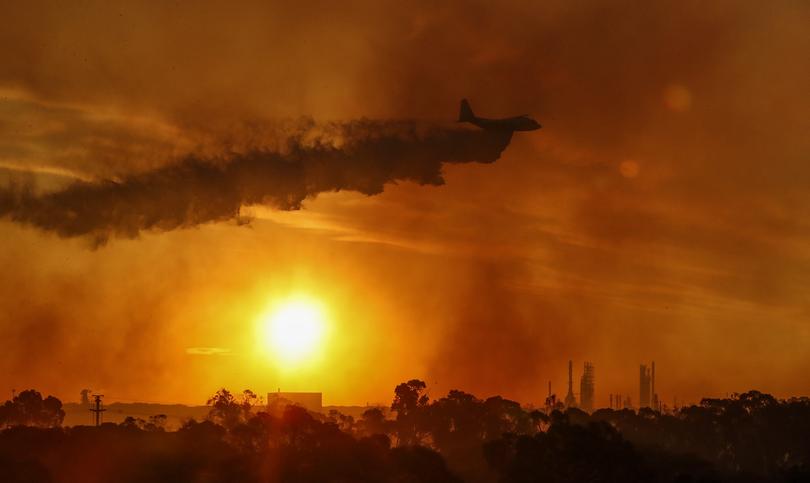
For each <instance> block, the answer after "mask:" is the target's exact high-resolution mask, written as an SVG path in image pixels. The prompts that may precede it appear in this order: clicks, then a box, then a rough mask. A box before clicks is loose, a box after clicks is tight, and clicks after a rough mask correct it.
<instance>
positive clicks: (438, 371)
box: [0, 0, 810, 404]
mask: <svg viewBox="0 0 810 483" xmlns="http://www.w3.org/2000/svg"><path fill="white" fill-rule="evenodd" d="M4 17H5V18H4V20H5V22H4V28H3V29H0V46H2V47H0V64H2V65H3V69H0V186H3V190H2V194H1V195H0V206H1V207H2V208H0V211H2V213H3V217H2V221H0V230H2V236H1V237H0V270H2V271H3V273H4V274H6V276H4V277H3V278H2V280H0V287H1V288H2V289H1V290H2V291H0V336H2V340H5V341H8V342H6V345H4V346H3V350H2V351H0V373H2V374H5V375H6V376H5V382H6V386H9V387H22V386H23V385H25V386H26V387H38V388H40V389H41V390H43V391H44V392H47V393H53V394H55V395H57V396H59V397H63V398H64V399H67V400H70V399H71V398H72V397H75V394H77V393H78V391H79V390H80V389H82V388H84V387H92V388H94V389H96V388H106V389H107V392H106V393H105V394H109V395H112V396H115V395H118V396H122V397H124V396H126V397H135V396H137V395H139V394H144V393H149V394H150V395H151V398H150V399H155V400H168V401H185V402H199V401H201V400H203V399H204V398H205V397H206V396H208V395H210V394H211V392H212V391H213V390H215V389H216V388H218V387H221V386H228V387H241V386H244V387H251V388H253V389H254V390H256V391H257V392H260V393H261V392H263V391H264V390H265V389H267V388H268V387H269V388H270V389H275V388H277V387H279V386H281V387H282V388H284V389H287V390H297V389H298V390H323V391H324V394H325V399H326V401H327V403H329V402H335V403H363V402H367V401H369V402H373V401H381V402H389V401H388V400H389V399H390V394H389V393H390V388H391V387H395V386H396V384H398V383H399V382H402V381H404V380H408V379H411V378H413V377H424V378H425V380H426V381H427V382H428V383H429V385H430V386H431V387H432V388H433V389H432V393H438V394H441V393H442V392H443V391H445V390H447V389H451V388H459V389H464V390H468V391H471V392H474V393H476V394H478V395H479V396H486V395H490V394H492V393H496V392H497V393H500V394H503V395H504V396H507V397H512V398H518V399H520V400H523V401H535V402H538V401H541V400H542V398H543V397H545V393H546V390H547V382H548V380H551V381H552V385H553V389H554V391H555V392H557V394H558V395H559V394H564V393H565V390H566V388H565V383H566V381H567V361H568V360H569V359H573V360H574V361H575V365H574V367H575V382H576V381H578V377H579V374H580V372H581V368H582V362H583V361H584V360H589V361H592V362H594V364H595V365H596V371H597V372H596V373H597V379H596V400H597V403H598V404H606V403H607V394H609V393H622V394H627V395H631V396H633V398H634V399H635V398H636V397H637V382H638V381H637V376H638V372H637V370H638V364H639V363H641V362H648V361H651V360H653V359H654V360H655V361H656V370H657V378H656V387H657V388H660V392H661V397H662V398H663V400H664V401H665V402H667V403H669V404H671V402H672V401H673V398H674V397H675V396H677V397H678V399H679V401H682V402H683V401H688V400H693V399H694V398H697V397H699V396H705V395H718V396H721V395H724V394H725V393H730V392H734V391H744V390H746V389H749V388H756V389H760V390H763V391H766V392H769V393H773V394H775V395H777V396H786V395H793V394H806V393H807V392H808V388H807V385H806V380H807V379H806V374H807V371H808V370H810V354H808V351H807V350H806V347H807V346H808V343H810V324H808V317H810V304H808V298H807V293H808V292H810V250H809V249H808V246H810V244H808V240H810V224H808V220H810V191H808V189H807V188H808V186H810V168H808V163H807V160H808V155H809V154H808V153H810V137H808V136H807V133H808V132H810V117H808V116H807V112H810V96H808V95H807V92H806V91H807V85H810V64H809V63H808V62H807V60H806V59H807V52H808V51H810V36H808V34H807V25H808V24H810V6H808V4H807V2H801V1H791V0H780V1H776V2H769V3H768V4H767V5H765V4H763V3H761V2H753V1H734V2H731V1H729V2H725V1H720V2H713V3H711V4H707V3H706V2H698V1H660V2H655V3H650V4H644V5H641V4H639V3H638V2H630V1H618V2H616V1H610V2H608V1H601V0H592V1H583V2H568V1H543V2H523V1H505V2H498V3H497V5H495V4H493V3H492V2H483V1H471V2H468V1H465V2H460V1H459V2H454V1H451V2H443V3H442V4H441V5H436V4H435V3H433V2H408V3H407V4H406V3H399V2H371V1H362V0H361V1H356V2H348V3H346V4H345V5H342V6H341V8H335V7H334V6H332V5H331V4H329V3H328V2H317V1H311V2H307V1H304V2H301V1H297V2H283V1H275V2H253V3H252V2H246V3H240V5H238V6H234V5H232V4H231V3H228V2H217V1H205V2H196V3H195V4H193V5H192V4H183V3H177V4H157V3H144V4H139V5H133V4H132V2H92V1H91V2H83V3H81V4H74V5H70V6H66V5H62V4H54V3H50V2H16V3H15V4H14V5H10V6H8V8H7V9H6V11H4ZM462 97H468V98H469V99H470V101H471V103H472V107H473V109H474V110H475V112H476V113H477V114H478V115H481V116H488V117H490V116H491V117H500V116H512V115H518V114H523V113H528V114H530V115H531V116H533V117H535V118H536V119H537V120H538V121H539V122H540V123H541V124H543V126H544V127H543V129H542V130H540V131H537V132H533V133H516V134H515V136H514V137H513V139H512V140H511V141H509V140H503V139H490V138H488V137H487V135H485V134H482V133H480V132H477V131H474V130H466V129H460V128H458V127H457V126H455V125H451V126H448V125H447V124H443V121H444V122H447V121H452V120H453V119H455V117H456V114H457V109H458V100H459V99H460V98H462ZM306 116H311V118H312V119H317V120H318V121H319V122H318V123H313V124H311V125H306V122H304V123H303V125H301V124H296V123H293V125H290V126H287V125H283V122H282V121H278V120H279V119H300V118H302V117H306ZM364 118H368V119H393V120H402V119H416V120H417V121H414V122H413V123H411V122H405V121H392V122H377V121H351V120H356V119H364ZM268 126H269V127H268ZM324 130H325V131H324ZM344 136H348V138H347V140H348V142H346V143H345V144H344V142H343V141H344V140H343V137H344ZM288 140H291V143H290V142H288ZM507 142H508V143H509V147H508V149H503V146H505V144H506V143H507ZM501 150H503V152H502V153H501ZM499 153H501V156H500V157H499ZM496 158H497V159H498V162H497V163H490V162H491V161H493V160H494V159H496ZM472 162H480V163H481V164H479V163H475V164H470V163H472ZM442 163H445V164H444V165H442ZM452 163H468V164H464V165H463V166H460V165H454V164H452ZM487 163H489V164H487ZM102 180H104V181H102ZM442 181H446V183H445V184H443V185H442V186H441V187H436V185H437V184H440V183H441V182H442ZM7 187H8V188H7ZM337 190H340V192H336V191H337ZM367 194H375V196H372V197H368V196H366V195H367ZM316 195H317V197H316ZM302 205H303V207H304V208H305V209H302V210H297V211H284V210H290V209H293V208H297V207H299V206H302ZM279 208H280V209H279ZM244 218H250V219H251V220H252V221H251V223H250V225H249V226H250V229H245V228H244V227H239V226H234V225H238V223H236V224H234V223H211V222H214V221H221V220H234V219H235V220H237V221H240V220H243V219H244ZM192 226H195V227H196V228H195V229H175V228H179V227H192ZM133 237H136V238H133ZM88 239H89V240H91V241H93V243H104V242H105V241H108V242H107V243H106V245H105V246H104V247H103V248H101V249H98V250H88V249H87V247H88V243H87V240H88ZM113 239H114V240H113ZM297 292H306V293H310V294H313V295H315V296H317V297H319V298H322V299H323V300H324V301H325V303H326V304H327V305H328V306H329V307H330V308H331V310H332V316H333V318H334V329H333V333H334V334H335V336H334V339H333V340H332V341H331V343H330V349H329V351H328V353H326V354H324V358H323V361H321V363H320V365H319V366H318V367H313V368H312V370H310V371H302V372H300V373H296V374H293V373H284V372H283V371H281V370H280V369H279V368H277V367H275V366H274V365H273V364H272V363H269V362H268V361H267V360H265V359H261V358H259V357H254V355H253V352H254V345H255V342H254V340H253V339H254V328H253V326H254V323H255V319H256V317H257V315H258V314H261V313H262V311H263V310H265V309H266V306H267V304H268V301H271V300H273V299H274V297H277V296H278V297H283V296H284V294H288V293H297ZM197 347H216V348H222V349H223V350H224V349H227V350H229V351H230V352H229V354H231V355H229V356H228V357H217V356H206V355H203V354H196V353H192V354H190V353H187V352H186V349H188V348H197ZM192 352H193V351H192ZM178 374H184V375H185V377H182V378H180V377H178V376H177V375H178ZM124 375H126V376H124ZM178 379H182V380H178Z"/></svg>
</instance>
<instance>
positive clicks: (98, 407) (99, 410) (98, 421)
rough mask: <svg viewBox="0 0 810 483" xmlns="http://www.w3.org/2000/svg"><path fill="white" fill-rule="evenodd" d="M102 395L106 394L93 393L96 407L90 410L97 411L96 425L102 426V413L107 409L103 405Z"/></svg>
mask: <svg viewBox="0 0 810 483" xmlns="http://www.w3.org/2000/svg"><path fill="white" fill-rule="evenodd" d="M102 397H104V394H93V402H94V403H95V405H96V407H94V408H90V412H92V413H95V416H96V426H101V413H103V412H104V411H106V409H105V408H102V407H101V398H102Z"/></svg>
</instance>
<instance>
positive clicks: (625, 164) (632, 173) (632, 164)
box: [619, 159, 641, 178]
mask: <svg viewBox="0 0 810 483" xmlns="http://www.w3.org/2000/svg"><path fill="white" fill-rule="evenodd" d="M640 172H641V166H639V164H638V162H636V161H633V160H632V159H626V160H624V161H622V162H621V163H619V173H621V175H622V176H624V177H625V178H635V177H636V176H638V174H639V173H640Z"/></svg>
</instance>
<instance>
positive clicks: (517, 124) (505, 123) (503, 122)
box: [458, 99, 542, 131]
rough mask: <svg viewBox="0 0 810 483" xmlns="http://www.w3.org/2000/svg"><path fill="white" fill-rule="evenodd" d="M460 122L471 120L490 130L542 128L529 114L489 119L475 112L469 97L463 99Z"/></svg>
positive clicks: (531, 129) (476, 124) (459, 114)
mask: <svg viewBox="0 0 810 483" xmlns="http://www.w3.org/2000/svg"><path fill="white" fill-rule="evenodd" d="M458 122H469V123H470V124H473V125H475V126H478V127H480V128H481V129H485V130H488V131H534V130H535V129H540V128H541V127H542V126H540V123H538V122H537V121H535V120H534V119H532V118H530V117H529V116H528V115H522V116H515V117H507V118H504V119H487V118H485V117H477V116H476V115H475V114H473V110H472V108H471V107H470V103H469V102H467V99H462V100H461V110H460V111H459V113H458Z"/></svg>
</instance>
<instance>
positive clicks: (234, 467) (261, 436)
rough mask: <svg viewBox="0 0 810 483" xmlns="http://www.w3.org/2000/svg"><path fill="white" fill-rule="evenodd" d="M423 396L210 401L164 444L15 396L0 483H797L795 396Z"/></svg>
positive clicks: (804, 430) (416, 388) (155, 434)
mask: <svg viewBox="0 0 810 483" xmlns="http://www.w3.org/2000/svg"><path fill="white" fill-rule="evenodd" d="M426 392H427V391H426V386H425V384H424V382H422V381H419V380H412V381H408V382H406V383H403V384H400V385H399V386H397V387H396V389H395V391H394V399H393V402H392V404H391V407H390V408H370V409H369V410H367V411H365V413H364V414H363V415H362V417H361V418H359V419H357V420H355V419H354V418H352V417H350V416H346V415H342V414H340V413H337V412H334V411H332V412H330V413H329V414H328V415H318V414H312V413H309V412H307V411H306V410H304V409H302V408H300V407H297V406H291V405H283V404H274V405H271V406H269V407H268V406H265V405H263V404H262V402H261V400H260V398H258V397H257V396H256V395H255V394H254V393H252V392H251V391H244V392H243V393H242V394H240V395H234V394H232V393H230V392H229V391H226V390H224V389H223V390H220V391H219V392H217V393H216V394H215V395H214V396H212V397H211V399H210V400H209V401H208V404H209V406H210V414H209V417H208V418H207V420H205V421H193V420H191V421H188V422H187V423H186V424H184V425H183V426H182V427H181V429H180V430H178V431H174V432H169V431H165V429H164V425H165V418H161V417H160V416H156V417H153V418H150V419H149V420H141V419H136V418H128V419H127V420H126V421H125V422H124V423H122V424H119V425H115V424H111V423H107V424H103V425H102V426H101V427H99V428H95V427H85V426H79V427H73V428H60V427H59V426H60V424H61V418H60V417H59V414H60V411H61V403H59V404H56V402H58V400H55V398H53V399H54V400H55V401H53V400H52V399H51V398H46V399H42V397H41V396H39V394H38V393H36V392H35V391H26V392H24V393H20V395H18V396H17V397H16V398H15V399H14V400H12V401H9V402H7V403H6V404H5V405H4V406H3V408H4V409H3V410H2V412H0V427H4V428H5V429H4V430H3V431H2V432H0V481H3V482H73V481H81V482H107V481H122V482H130V481H131V482H135V481H139V482H145V481H148V482H164V481H167V482H168V481H172V482H185V481H189V482H198V481H200V482H202V481H204V482H231V481H241V482H321V481H328V482H355V481H357V482H455V481H467V482H472V483H476V482H552V483H557V482H559V483H575V482H595V483H598V482H619V481H621V482H653V483H655V482H662V483H663V482H678V483H681V482H684V483H685V482H738V483H743V482H746V483H747V482H752V483H753V482H799V481H810V437H808V435H810V400H808V399H807V398H801V399H790V400H777V399H775V398H773V397H772V396H770V395H767V394H762V393H759V392H756V391H751V392H747V393H744V394H739V395H734V396H732V397H731V398H727V399H704V400H703V401H702V402H701V404H700V405H697V406H691V407H685V408H682V409H680V410H679V411H677V412H674V413H672V414H662V413H658V412H655V411H652V410H648V409H642V410H641V411H639V412H634V411H632V410H621V411H614V410H610V409H600V410H598V411H596V412H594V413H593V414H590V415H589V414H586V413H584V412H582V411H580V410H577V409H568V410H564V411H561V410H555V411H552V412H551V413H550V414H547V413H545V412H543V411H539V410H527V409H524V408H522V407H521V406H520V405H519V404H518V403H516V402H514V401H509V400H506V399H503V398H501V397H492V398H488V399H483V400H482V399H478V398H476V397H475V396H473V395H471V394H468V393H464V392H461V391H451V392H450V393H449V394H448V395H447V396H445V397H443V398H440V399H437V400H434V401H431V400H430V399H429V398H428V397H427V395H426ZM31 393H35V394H36V396H39V397H38V398H37V397H33V396H34V394H31ZM24 395H25V396H24ZM45 401H50V402H49V403H48V404H45ZM29 405H30V408H29V407H28V406H29ZM7 407H8V408H14V409H5V408H7ZM37 408H38V409H37ZM46 408H47V409H46ZM10 414H13V415H14V416H13V417H11V418H10V417H8V415H10ZM22 414H30V415H32V416H30V417H29V416H21V415H22ZM61 415H62V417H63V416H64V413H63V412H62V413H61Z"/></svg>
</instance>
